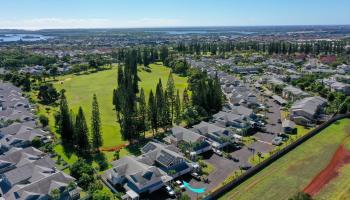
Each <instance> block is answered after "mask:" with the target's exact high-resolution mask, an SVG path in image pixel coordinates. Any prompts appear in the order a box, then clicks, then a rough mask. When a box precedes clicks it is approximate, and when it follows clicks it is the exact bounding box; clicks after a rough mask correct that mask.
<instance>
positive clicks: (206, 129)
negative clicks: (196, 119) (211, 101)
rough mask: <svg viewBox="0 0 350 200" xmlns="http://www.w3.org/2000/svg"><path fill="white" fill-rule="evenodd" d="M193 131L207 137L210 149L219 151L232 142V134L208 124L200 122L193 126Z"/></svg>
mask: <svg viewBox="0 0 350 200" xmlns="http://www.w3.org/2000/svg"><path fill="white" fill-rule="evenodd" d="M193 130H194V131H196V132H197V133H199V134H201V135H203V136H205V137H207V138H208V139H209V141H210V142H211V145H212V147H214V148H216V149H221V148H223V147H225V146H227V145H229V144H230V143H231V142H232V141H233V134H232V132H231V131H229V130H227V129H225V128H222V127H219V126H216V125H215V124H210V123H208V122H204V121H202V122H201V123H199V124H197V125H194V126H193Z"/></svg>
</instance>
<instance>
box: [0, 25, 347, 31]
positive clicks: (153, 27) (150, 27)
mask: <svg viewBox="0 0 350 200" xmlns="http://www.w3.org/2000/svg"><path fill="white" fill-rule="evenodd" d="M296 26H299V27H307V26H309V27H313V26H314V27H320V26H350V24H304V25H300V24H299V25H298V24H293V25H292V24H289V25H283V24H277V25H210V26H200V25H194V26H186V25H184V26H149V27H141V26H140V27H80V28H69V27H62V28H26V27H18V28H2V27H0V31H3V30H14V31H43V30H88V29H94V30H103V29H162V28H231V27H232V28H234V27H235V28H240V27H241V28H248V27H296Z"/></svg>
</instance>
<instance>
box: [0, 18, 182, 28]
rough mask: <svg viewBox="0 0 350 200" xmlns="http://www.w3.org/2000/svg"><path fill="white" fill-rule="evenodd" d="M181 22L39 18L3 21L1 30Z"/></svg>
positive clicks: (175, 21)
mask: <svg viewBox="0 0 350 200" xmlns="http://www.w3.org/2000/svg"><path fill="white" fill-rule="evenodd" d="M181 25H183V24H182V22H181V20H178V19H162V18H142V19H135V20H111V19H103V18H90V19H65V18H37V19H22V20H18V19H15V20H1V19H0V28H3V29H6V28H10V29H31V30H35V29H59V28H129V27H130V28H136V27H140V28H142V27H163V26H181Z"/></svg>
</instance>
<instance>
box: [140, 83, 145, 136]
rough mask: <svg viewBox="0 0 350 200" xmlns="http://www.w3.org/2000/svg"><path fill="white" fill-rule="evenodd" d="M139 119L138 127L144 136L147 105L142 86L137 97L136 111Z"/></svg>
mask: <svg viewBox="0 0 350 200" xmlns="http://www.w3.org/2000/svg"><path fill="white" fill-rule="evenodd" d="M138 114H139V115H140V116H139V119H140V128H141V130H142V132H143V135H144V137H145V136H146V135H145V134H146V130H147V105H146V99H145V92H144V91H143V88H141V92H140V97H139V111H138Z"/></svg>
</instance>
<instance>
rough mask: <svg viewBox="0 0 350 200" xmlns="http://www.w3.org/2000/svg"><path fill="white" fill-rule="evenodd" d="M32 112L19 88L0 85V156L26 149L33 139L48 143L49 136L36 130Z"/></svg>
mask: <svg viewBox="0 0 350 200" xmlns="http://www.w3.org/2000/svg"><path fill="white" fill-rule="evenodd" d="M33 111H34V110H33V109H32V107H31V105H30V104H29V102H28V99H27V98H25V97H24V96H23V94H22V93H21V91H20V89H19V88H16V87H14V86H13V85H12V84H10V83H3V82H1V83H0V154H3V153H5V152H7V151H9V150H11V149H12V148H25V147H28V146H30V145H31V142H32V140H33V139H34V138H37V139H39V140H41V141H42V142H50V140H51V134H50V133H49V132H48V131H45V130H43V129H41V128H38V125H37V123H36V116H35V115H34V113H33Z"/></svg>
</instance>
